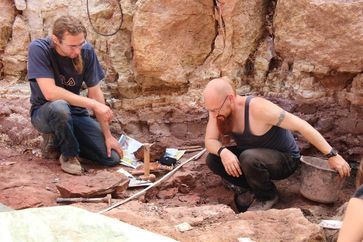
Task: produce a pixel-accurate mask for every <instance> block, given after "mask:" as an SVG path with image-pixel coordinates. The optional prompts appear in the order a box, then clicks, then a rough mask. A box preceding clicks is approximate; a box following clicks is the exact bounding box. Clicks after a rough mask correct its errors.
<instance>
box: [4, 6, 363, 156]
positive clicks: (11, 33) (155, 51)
mask: <svg viewBox="0 0 363 242" xmlns="http://www.w3.org/2000/svg"><path fill="white" fill-rule="evenodd" d="M120 4H121V6H122V13H123V22H122V25H121V29H120V31H118V32H117V30H118V27H119V23H120V21H121V14H120V11H119V8H118V5H117V4H116V2H115V1H108V2H106V3H105V2H104V1H89V9H90V18H88V16H87V11H86V9H87V6H86V1H85V0H82V1H71V0H62V1H50V2H49V1H44V0H27V1H21V0H17V1H14V2H13V1H10V0H3V1H1V2H0V12H1V14H0V19H1V20H2V21H1V22H0V29H1V34H0V78H3V79H5V80H11V81H20V82H21V81H24V80H25V79H26V59H27V50H26V49H27V45H28V43H29V41H30V40H34V39H36V38H40V37H43V36H46V35H48V34H50V33H51V27H52V23H53V21H54V20H55V19H56V18H57V17H58V16H60V15H61V14H64V13H68V14H71V15H75V16H78V17H79V18H80V19H81V20H82V21H83V23H84V24H85V25H86V27H87V29H88V36H87V40H88V41H89V42H90V43H91V44H92V45H93V46H94V47H95V49H96V52H97V54H98V56H99V59H100V61H101V63H102V65H103V67H104V69H105V70H106V73H107V76H106V78H105V82H104V83H103V86H102V87H103V89H104V91H105V92H106V97H107V102H108V103H109V104H110V105H111V107H112V108H113V109H114V111H115V116H116V118H115V119H114V123H113V124H112V131H113V132H114V133H116V134H121V132H122V131H125V132H126V133H128V134H129V135H131V136H133V137H135V138H138V139H140V140H141V141H142V142H155V141H163V142H164V143H166V144H182V143H183V144H185V145H187V144H192V143H200V142H202V140H203V135H204V129H205V125H206V120H207V113H206V111H205V110H204V109H203V107H202V104H203V103H202V99H201V91H202V89H203V87H204V85H205V84H206V83H207V82H208V81H209V80H210V79H212V78H215V77H219V76H223V75H227V76H229V77H231V78H232V79H233V81H234V82H235V84H236V86H237V91H238V92H239V93H241V94H246V93H249V94H254V95H260V94H262V95H264V96H267V97H269V98H270V99H272V100H273V101H276V102H277V103H279V104H280V105H281V106H282V107H283V108H285V109H287V110H288V111H290V112H293V113H295V114H297V115H299V116H301V117H302V118H304V119H306V120H307V121H308V122H310V124H312V125H313V126H314V127H316V128H318V129H319V131H321V132H322V133H323V135H324V137H326V138H327V139H328V141H329V142H330V143H331V144H332V145H333V146H335V147H336V148H337V149H339V151H340V153H341V154H344V155H345V156H349V158H352V159H358V158H359V156H361V153H363V148H362V146H361V144H362V142H363V131H362V130H363V128H362V124H361V122H362V121H361V118H360V117H362V115H363V110H362V109H361V108H360V106H361V105H362V103H363V93H362V88H363V87H362V86H363V84H362V74H361V72H362V71H363V57H362V55H361V53H362V51H363V47H362V46H363V45H362V44H363V43H362V42H363V32H362V31H361V30H362V29H363V21H362V14H361V13H362V11H363V1H361V0H350V1H327V0H326V1H323V0H320V1H318V0H302V1H298V2H296V1H292V0H279V1H275V0H273V1H264V0H253V1H252V0H246V1H239V0H231V1H225V0H218V1H213V0H197V1H195V0H182V1H176V0H162V1H156V0H139V1H135V0H121V1H120ZM91 23H92V25H93V27H92V26H91ZM99 33H106V34H110V36H102V35H100V34H99ZM113 33H114V34H113ZM29 36H30V37H29ZM281 98H284V99H285V100H282V99H281ZM0 121H1V120H0ZM298 139H299V141H302V140H303V139H300V137H298ZM8 141H9V142H10V143H11V141H12V140H11V139H9V140H8ZM15 143H19V142H15ZM33 143H34V142H33ZM300 144H301V147H302V148H303V151H306V150H309V152H310V151H312V150H310V146H309V145H308V144H306V143H303V142H301V143H300Z"/></svg>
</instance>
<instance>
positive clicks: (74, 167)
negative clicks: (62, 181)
mask: <svg viewBox="0 0 363 242" xmlns="http://www.w3.org/2000/svg"><path fill="white" fill-rule="evenodd" d="M59 161H60V163H61V168H62V170H63V171H65V172H67V173H69V174H72V175H78V176H80V175H82V166H81V164H80V163H79V161H78V158H77V157H76V156H74V157H65V156H63V155H61V156H60V157H59Z"/></svg>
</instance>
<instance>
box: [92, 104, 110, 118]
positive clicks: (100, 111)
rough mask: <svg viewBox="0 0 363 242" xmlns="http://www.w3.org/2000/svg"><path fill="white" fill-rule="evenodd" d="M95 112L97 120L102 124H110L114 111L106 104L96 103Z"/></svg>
mask: <svg viewBox="0 0 363 242" xmlns="http://www.w3.org/2000/svg"><path fill="white" fill-rule="evenodd" d="M93 112H94V114H95V115H96V118H97V120H98V121H99V122H100V123H101V122H104V123H110V122H111V120H112V117H113V112H112V110H111V109H110V108H109V107H108V106H107V105H105V104H103V103H100V102H97V101H94V105H93Z"/></svg>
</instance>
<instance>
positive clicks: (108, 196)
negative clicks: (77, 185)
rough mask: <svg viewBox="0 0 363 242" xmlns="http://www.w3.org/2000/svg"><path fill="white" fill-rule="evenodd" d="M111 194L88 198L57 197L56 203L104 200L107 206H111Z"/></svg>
mask: <svg viewBox="0 0 363 242" xmlns="http://www.w3.org/2000/svg"><path fill="white" fill-rule="evenodd" d="M111 200H112V197H111V194H107V195H106V196H105V197H96V198H88V197H69V198H63V197H58V198H57V200H56V201H57V203H79V202H81V203H83V202H84V203H99V202H105V203H108V205H109V206H111Z"/></svg>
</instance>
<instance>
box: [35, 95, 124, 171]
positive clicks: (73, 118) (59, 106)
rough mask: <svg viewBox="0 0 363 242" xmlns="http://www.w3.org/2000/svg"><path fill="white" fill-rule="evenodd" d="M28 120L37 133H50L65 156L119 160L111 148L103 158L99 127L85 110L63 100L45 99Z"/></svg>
mask: <svg viewBox="0 0 363 242" xmlns="http://www.w3.org/2000/svg"><path fill="white" fill-rule="evenodd" d="M31 122H32V124H33V126H34V127H35V128H36V129H37V130H38V131H39V132H42V133H54V135H55V143H56V145H57V146H58V147H59V149H60V152H61V153H62V154H63V155H64V156H65V157H73V156H77V155H79V156H81V157H84V158H86V159H89V160H92V161H94V162H96V163H98V164H100V165H106V166H114V165H117V164H119V163H120V157H119V155H118V154H117V152H115V151H114V150H112V153H111V157H107V150H106V144H105V139H104V136H103V132H102V129H101V126H100V124H99V123H98V122H97V121H96V120H95V119H93V118H92V117H90V116H89V114H88V112H87V110H84V109H83V110H81V109H80V108H78V107H72V106H70V105H69V104H68V103H67V102H66V101H64V100H57V101H53V102H47V103H45V104H44V105H42V106H41V107H40V108H38V109H36V110H35V111H33V113H32V116H31Z"/></svg>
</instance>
